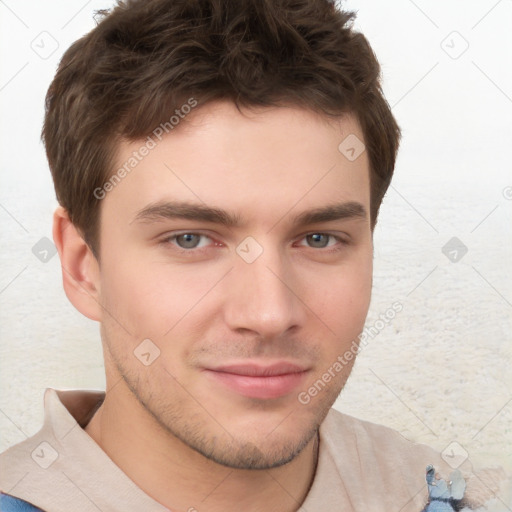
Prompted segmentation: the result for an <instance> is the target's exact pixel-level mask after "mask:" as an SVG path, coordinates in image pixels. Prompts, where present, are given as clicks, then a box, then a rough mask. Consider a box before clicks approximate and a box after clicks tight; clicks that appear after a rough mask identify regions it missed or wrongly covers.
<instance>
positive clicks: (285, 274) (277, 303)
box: [225, 242, 302, 337]
mask: <svg viewBox="0 0 512 512" xmlns="http://www.w3.org/2000/svg"><path fill="white" fill-rule="evenodd" d="M249 243H250V242H249ZM247 247H249V250H254V247H252V248H251V247H250V245H249V246H244V245H243V243H242V244H241V245H240V246H239V248H238V250H237V252H238V254H237V256H236V259H235V264H234V268H233V270H232V271H231V272H230V275H229V282H228V283H226V285H227V300H226V303H225V315H226V322H227V323H228V325H229V326H230V327H231V329H246V330H251V331H253V332H255V333H257V334H259V335H261V336H264V337H275V336H278V335H280V334H282V333H284V332H285V331H287V330H288V329H289V328H291V327H293V326H297V325H299V324H300V322H301V314H302V312H301V303H300V301H299V300H298V299H297V297H296V296H295V295H294V294H293V292H292V290H293V274H292V272H291V271H290V267H289V265H287V264H286V263H287V262H286V255H285V254H283V253H282V252H281V251H279V250H278V249H277V248H272V247H271V246H270V245H267V246H266V247H265V248H263V247H261V246H260V247H261V249H262V250H261V254H260V255H259V256H258V257H256V259H254V260H252V261H251V258H245V257H244V253H243V249H247ZM253 256H254V254H253Z"/></svg>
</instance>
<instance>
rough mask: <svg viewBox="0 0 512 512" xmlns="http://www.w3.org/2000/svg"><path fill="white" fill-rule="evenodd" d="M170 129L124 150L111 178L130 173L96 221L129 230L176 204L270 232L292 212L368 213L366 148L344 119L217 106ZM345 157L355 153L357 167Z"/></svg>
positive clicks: (123, 145)
mask: <svg viewBox="0 0 512 512" xmlns="http://www.w3.org/2000/svg"><path fill="white" fill-rule="evenodd" d="M176 128H177V129H173V130H172V131H170V132H169V133H168V134H164V135H163V136H161V137H160V138H157V137H155V136H154V135H150V138H149V139H144V140H141V141H136V142H126V141H123V142H121V144H120V145H119V148H118V153H117V161H116V166H115V169H114V172H116V171H117V170H119V169H123V168H124V169H125V170H127V171H128V172H123V173H121V174H122V175H123V177H122V178H121V179H120V180H116V184H115V185H114V186H113V187H111V188H110V191H109V192H108V193H107V195H106V197H105V199H104V200H103V204H102V210H103V212H102V217H103V218H105V216H108V215H110V214H113V213H114V212H115V214H116V217H117V218H122V219H126V220H127V221H128V222H130V221H132V220H133V219H134V218H135V216H136V214H137V212H139V211H140V210H141V209H143V208H145V207H147V206H148V205H150V204H154V203H159V202H162V201H169V200H170V201H177V200H179V201H186V202H190V203H195V204H203V205H208V206H212V207H217V208H222V209H223V210H227V211H229V212H231V213H233V215H235V216H237V217H239V218H243V219H245V220H247V221H248V222H250V221H254V220H256V219H257V220H258V221H259V222H266V223H270V224H271V223H275V222H276V218H279V217H281V216H283V214H284V213H285V212H287V211H291V210H293V214H294V215H295V216H296V215H298V214H300V212H301V210H302V209H311V208H316V207H319V206H321V205H323V204H327V203H331V204H332V203H339V202H340V201H346V202H359V203H361V204H363V205H366V206H367V205H368V203H369V165H368V159H367V155H366V152H365V151H364V150H362V148H364V143H363V139H364V138H363V134H362V131H361V128H360V126H359V124H358V122H357V120H356V119H355V118H354V117H353V116H351V115H346V116H344V117H340V118H338V119H335V120H332V119H328V118H327V117H326V116H321V115H319V114H316V113H313V112H311V111H309V110H305V109H301V108H298V107H277V108H260V109H252V110H251V111H248V110H247V111H243V112H242V113H240V112H239V111H238V109H237V108H236V106H235V105H234V104H232V103H230V102H216V103H213V104H209V105H205V106H202V107H200V108H199V109H198V110H197V111H195V112H193V113H191V114H189V115H188V116H187V117H186V118H185V119H184V120H183V122H182V124H181V125H180V126H177V127H176ZM347 141H348V142H347ZM347 144H348V145H349V146H353V148H352V147H350V148H348V149H349V152H348V153H347V151H346V150H347V148H346V147H345V146H347ZM144 146H146V147H149V148H150V149H147V150H144V151H141V149H142V148H143V147H144ZM351 149H354V150H355V151H357V153H359V152H361V153H360V154H357V153H356V156H357V158H353V156H354V155H353V153H354V151H352V153H350V150H351ZM142 153H144V155H143V156H142ZM130 162H131V163H132V164H135V165H133V166H131V165H127V163H130Z"/></svg>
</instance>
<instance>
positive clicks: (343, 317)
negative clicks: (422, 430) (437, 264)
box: [0, 0, 494, 512]
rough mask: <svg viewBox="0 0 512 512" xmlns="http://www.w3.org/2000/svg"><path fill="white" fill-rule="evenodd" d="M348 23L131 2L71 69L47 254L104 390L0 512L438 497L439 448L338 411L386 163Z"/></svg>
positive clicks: (268, 8)
mask: <svg viewBox="0 0 512 512" xmlns="http://www.w3.org/2000/svg"><path fill="white" fill-rule="evenodd" d="M352 19H353V15H352V14H350V13H346V12H342V11H340V10H338V9H337V8H335V6H334V5H333V4H332V3H330V2H328V1H327V0H279V1H270V0H266V1H262V0H230V1H228V0H223V1H220V0H201V1H200V0H173V1H169V0H151V1H145V2H144V1H142V0H138V1H137V0H136V1H131V2H125V3H119V5H118V6H117V7H115V8H114V9H113V10H112V12H110V13H104V18H103V20H102V21H101V22H100V23H99V24H98V26H97V27H96V28H95V29H94V30H93V31H92V32H91V33H89V34H88V35H86V36H85V37H83V38H82V39H80V40H79V41H77V42H76V43H75V44H74V45H72V46H71V48H70V49H69V50H68V51H67V52H66V54H65V55H64V58H63V59H62V62H61V64H60V66H59V69H58V71H57V75H56V77H55V79H54V81H53V83H52V84H51V86H50V89H49V91H48V96H47V105H46V108H47V110H46V118H45V125H44V129H43V138H44V142H45V145H46V149H47V155H48V160H49V164H50V168H51V171H52V175H53V178H54V183H55V188H56V194H57V198H58V200H59V203H60V205H61V206H60V207H59V208H58V209H57V211H56V212H55V215H54V228H53V235H54V240H55V244H56V246H57V248H58V251H59V256H60V258H61V264H62V275H63V282H64V288H65V291H66V294H67V296H68V298H69V300H70V301H71V302H72V304H73V305H74V306H75V307H76V308H77V309H78V310H79V311H80V312H81V313H82V314H84V315H85V316H87V317H88V318H90V319H92V320H95V321H98V322H99V323H100V327H101V337H102V343H103V351H104V358H105V370H106V378H107V386H106V387H107V389H106V393H100V392H93V391H87V390H72V391H57V390H53V389H51V388H50V389H48V390H47V391H46V393H45V423H44V426H43V428H42V429H41V431H40V432H39V433H37V434H36V435H35V436H33V437H31V438H30V439H28V440H26V441H24V442H22V443H20V444H18V445H15V446H13V447H11V448H10V449H9V450H7V451H6V452H4V453H3V454H2V456H1V459H2V466H3V468H4V469H3V472H2V477H1V479H0V490H1V491H2V492H3V493H4V496H3V497H2V498H1V499H2V501H1V502H0V503H1V504H2V510H15V508H10V507H25V508H22V510H44V511H47V512H53V511H55V512H57V511H69V510H73V511H89V510H91V511H92V510H102V511H110V510H112V511H113V510H119V511H132V510H133V511H136V510H137V511H140V510H150V511H164V510H172V511H189V512H191V511H199V512H201V511H209V512H210V511H211V512H217V511H224V512H229V511H232V510H244V511H248V512H251V511H261V510H265V511H276V512H277V511H279V512H288V511H290V512H291V511H298V510H301V511H304V512H305V511H318V510H328V509H329V510H358V511H366V512H368V511H373V510H375V511H377V510H404V511H405V510H411V511H419V510H421V509H422V508H423V507H424V506H426V504H427V500H428V492H427V482H426V480H425V469H426V468H427V467H429V471H430V473H429V475H430V476H429V478H430V480H429V484H431V485H433V484H432V482H433V483H434V484H435V482H436V481H439V482H441V481H443V482H444V480H442V479H441V476H444V477H447V476H448V474H449V469H450V468H448V467H447V466H446V464H445V463H444V461H443V460H442V459H441V458H440V456H439V455H438V454H436V453H435V452H434V451H433V450H431V449H430V448H428V447H426V446H421V445H415V444H413V443H410V442H408V441H406V440H405V439H404V438H402V437H401V436H400V435H399V434H398V433H396V432H394V431H391V430H389V429H387V428H385V427H381V426H378V425H374V424H371V423H367V422H363V421H360V420H357V419H355V418H351V417H349V416H346V415H343V414H341V413H339V412H337V411H335V410H333V409H331V406H332V404H333V403H334V401H335V399H336V397H337V396H338V395H339V393H340V391H341V390H342V388H343V386H344V384H345V382H346V380H347V378H348V376H349V374H350V371H351V369H352V366H353V364H354V360H355V355H356V353H357V344H358V340H359V339H360V333H361V331H362V329H363V326H364V321H365V318H366V314H367V311H368V307H369V302H370V295H371V285H372V255H373V242H372V234H373V230H374V228H375V225H376V221H377V215H378V211H379V206H380V203H381V201H382V198H383V196H384V194H385V192H386V189H387V187H388V185H389V183H390V180H391V177H392V173H393V168H394V163H395V157H396V152H397V148H398V141H399V128H398V126H397V124H396V122H395V120H394V118H393V116H392V114H391V111H390V109H389V106H388V105H387V103H386V101H385V99H384V98H383V96H382V91H381V87H380V82H379V66H378V63H377V61H376V60H375V57H374V55H373V53H372V51H371V49H370V47H369V45H368V43H367V41H366V40H365V38H364V37H363V36H362V35H361V34H359V33H356V32H354V31H353V30H352V29H351V27H350V23H351V21H352ZM430 465H433V467H434V468H435V469H436V470H438V471H439V473H440V475H441V476H439V478H437V480H434V479H433V477H432V478H431V475H432V468H431V466H430ZM461 469H462V470H466V473H470V467H469V466H468V465H466V466H464V465H463V466H461ZM468 480H469V479H468ZM477 480H478V479H477ZM477 486H478V482H473V488H476V487H477ZM482 486H483V487H482ZM470 489H471V482H468V491H469V490H470ZM493 490H494V487H492V485H491V484H489V483H485V484H482V485H481V486H480V488H479V492H484V493H485V492H487V491H488V492H489V493H492V492H493ZM473 494H474V495H475V494H478V493H475V492H474V493H473ZM440 496H441V495H440ZM438 498H439V499H441V498H440V497H437V496H436V497H434V498H433V497H432V495H431V499H432V500H434V501H435V500H436V499H438ZM442 499H446V500H449V499H450V496H449V495H448V497H447V498H442ZM459 501H460V500H459ZM482 501H483V500H480V502H482ZM480 502H477V501H473V502H471V500H470V498H467V497H466V502H465V503H466V504H467V505H470V504H473V505H475V506H476V505H479V504H481V503H480ZM440 503H441V502H440ZM461 503H462V504H464V501H461V502H460V503H452V502H449V501H443V502H442V504H443V505H446V506H450V507H452V508H453V509H455V508H454V507H458V506H460V505H461ZM30 504H31V505H30ZM434 505H435V504H434ZM434 505H432V506H434ZM429 506H430V505H429Z"/></svg>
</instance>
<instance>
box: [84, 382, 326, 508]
mask: <svg viewBox="0 0 512 512" xmlns="http://www.w3.org/2000/svg"><path fill="white" fill-rule="evenodd" d="M107 389H108V386H107ZM85 431H86V432H87V434H89V436H91V437H92V439H93V440H94V441H95V442H96V443H97V444H98V445H99V446H100V447H101V449H102V450H103V451H104V452H105V453H106V454H107V455H108V456H109V457H110V458H111V459H112V461H113V462H114V463H115V464H116V465H117V466H118V467H119V468H121V470H122V471H123V472H124V473H125V474H126V475H127V476H128V477H129V478H130V479H131V480H132V481H133V482H135V483H136V484H137V486H138V487H139V488H140V489H142V490H143V491H144V492H145V493H146V494H147V495H149V496H151V497H152V498H153V499H155V500H156V501H158V502H159V503H161V504H162V505H163V506H165V507H166V508H169V509H170V510H172V511H173V512H174V511H178V510H179V511H187V512H197V511H201V510H208V511H209V512H220V511H222V512H231V511H239V510H244V511H246V512H253V511H254V512H256V511H261V510H266V511H268V512H273V511H275V512H294V511H297V510H298V509H299V508H300V506H301V504H302V502H303V501H304V499H305V497H306V495H307V493H308V491H309V488H310V486H311V483H312V481H313V478H314V473H315V469H316V461H317V457H318V436H314V438H313V439H312V440H311V441H310V442H309V443H308V445H307V446H306V447H305V449H304V450H302V452H301V453H300V454H299V455H298V456H297V457H296V458H295V459H293V460H292V461H291V462H289V463H287V464H285V465H283V466H280V467H277V468H272V469H268V470H240V469H233V468H229V467H226V466H222V465H220V464H217V463H216V462H214V461H212V460H209V459H207V458H206V457H204V456H203V455H201V454H199V453H198V452H196V451H195V450H193V449H191V448H190V447H188V446H187V445H185V444H184V443H182V442H181V441H180V440H179V439H177V438H176V437H175V436H172V435H171V434H170V433H169V432H168V431H165V430H164V429H163V428H162V427H161V426H160V425H159V424H158V422H157V421H156V420H155V419H154V418H153V417H152V416H151V415H150V414H149V413H148V412H147V410H146V409H145V408H144V406H143V405H142V404H140V403H139V402H138V400H137V399H136V398H135V396H134V395H133V394H132V393H131V392H130V390H129V389H128V388H127V387H126V385H125V383H124V381H120V382H118V384H117V385H116V386H115V387H114V388H111V389H110V391H108V392H107V394H106V397H105V401H104V402H103V404H102V405H101V407H100V408H99V409H98V411H97V412H96V414H95V415H94V416H93V418H92V420H91V421H90V422H89V423H88V425H87V426H86V427H85Z"/></svg>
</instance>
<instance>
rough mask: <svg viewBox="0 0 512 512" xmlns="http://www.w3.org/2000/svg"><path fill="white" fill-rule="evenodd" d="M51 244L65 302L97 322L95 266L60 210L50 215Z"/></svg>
mask: <svg viewBox="0 0 512 512" xmlns="http://www.w3.org/2000/svg"><path fill="white" fill-rule="evenodd" d="M53 240H54V242H55V245H56V247H57V250H58V251H59V257H60V264H61V267H62V282H63V285H64V291H65V292H66V296H67V298H68V299H69V301H70V302H71V304H73V306H75V308H76V309H77V310H78V311H80V313H82V314H83V315H85V316H86V317H88V318H90V319H91V320H96V321H98V322H99V321H100V319H101V305H100V304H101V300H100V299H101V294H100V279H99V276H100V272H99V264H98V261H97V260H96V257H95V256H94V254H93V253H92V251H91V249H90V248H89V246H88V245H87V244H86V243H85V241H84V239H83V238H82V236H81V235H80V233H79V232H78V230H77V229H76V228H75V226H74V225H73V224H72V222H71V221H70V220H69V215H68V213H67V211H66V210H65V209H64V208H62V206H59V207H58V208H57V209H56V210H55V213H54V214H53Z"/></svg>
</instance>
